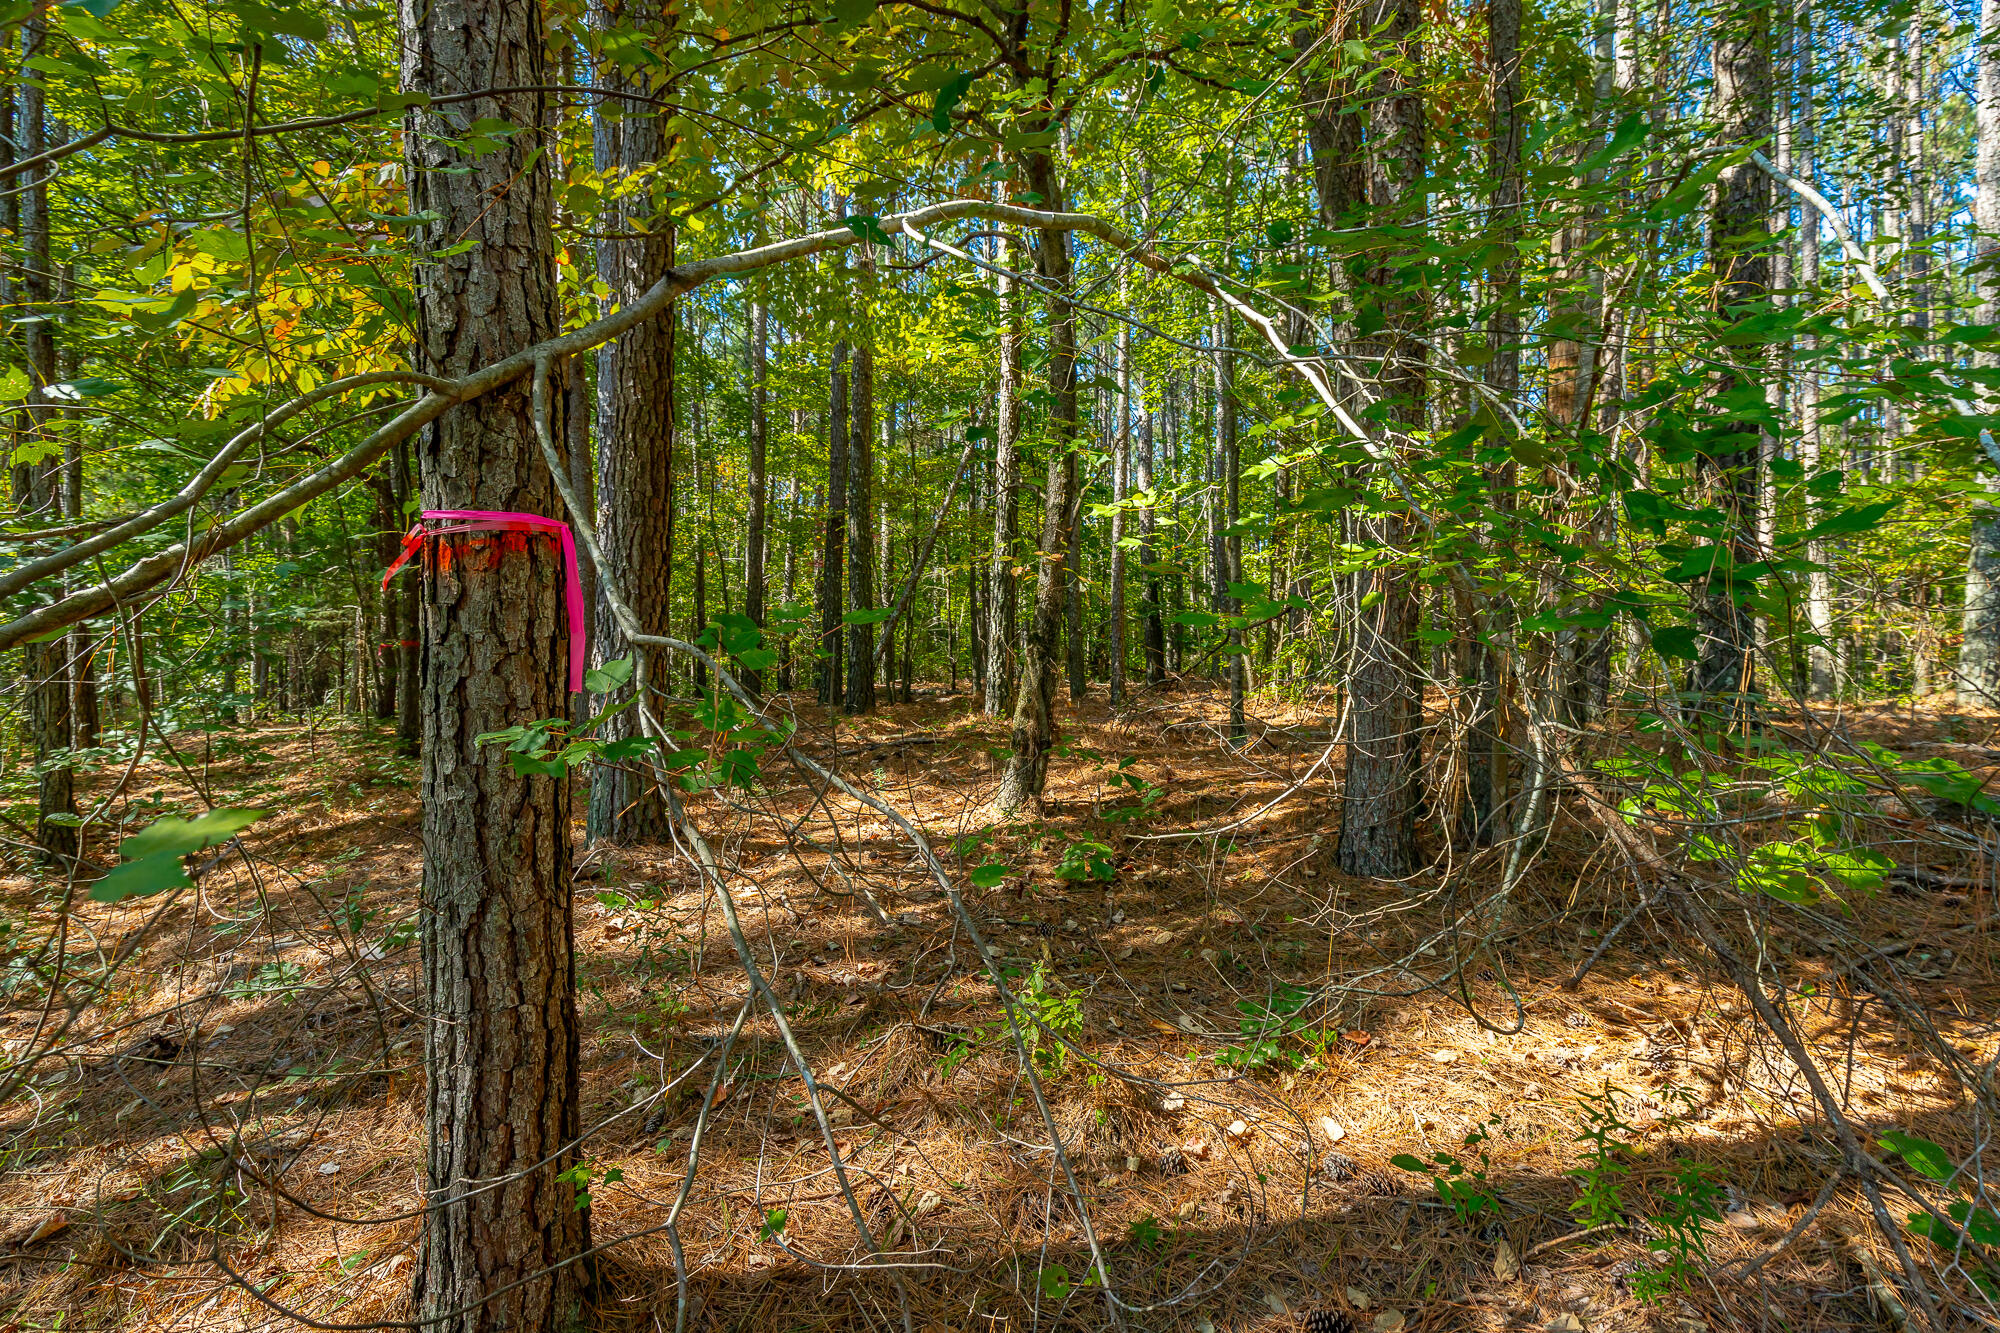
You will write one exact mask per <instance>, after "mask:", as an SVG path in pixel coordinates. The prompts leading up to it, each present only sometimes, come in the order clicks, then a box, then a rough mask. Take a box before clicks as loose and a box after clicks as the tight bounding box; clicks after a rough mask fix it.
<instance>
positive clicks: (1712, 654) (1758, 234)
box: [1693, 0, 1771, 713]
mask: <svg viewBox="0 0 2000 1333" xmlns="http://www.w3.org/2000/svg"><path fill="white" fill-rule="evenodd" d="M1720 20H1721V21H1720V22H1719V23H1718V24H1717V27H1716V32H1715V37H1714V42H1713V47H1712V51H1713V60H1714V76H1715V92H1714V95H1713V96H1714V103H1713V105H1714V108H1715V118H1716V122H1717V132H1716V143H1717V146H1718V147H1735V146H1736V145H1739V144H1741V145H1745V146H1748V145H1752V144H1759V143H1762V142H1763V141H1764V140H1765V139H1767V138H1769V137H1770V134H1771V19H1770V10H1769V8H1768V7H1766V6H1764V5H1761V4H1757V3H1754V0H1744V2H1743V3H1742V4H1740V5H1738V6H1736V7H1734V8H1731V9H1729V10H1727V11H1725V12H1724V13H1723V14H1722V15H1721V16H1720ZM1770 211H1771V191H1770V181H1769V178H1768V177H1767V176H1765V174H1764V172H1763V171H1762V170H1761V169H1760V168H1758V167H1757V166H1756V165H1755V164H1753V163H1750V162H1747V161H1746V162H1741V163H1738V164H1735V165H1732V166H1729V167H1726V168H1724V170H1723V172H1722V176H1721V178H1720V179H1719V180H1718V181H1717V182H1716V187H1715V197H1714V203H1713V206H1712V208H1711V211H1710V216H1709V256H1708V262H1709V269H1710V272H1711V273H1712V274H1713V279H1714V283H1715V306H1716V319H1717V323H1718V324H1719V325H1721V326H1723V327H1727V326H1728V325H1730V324H1733V323H1735V322H1736V321H1738V320H1741V319H1744V318H1747V317H1749V316H1750V315H1751V314H1753V313H1754V309H1755V304H1756V303H1757V302H1760V301H1762V300H1763V299H1765V298H1766V297H1767V296H1768V295H1769V293H1770V286H1771V254H1770V231H1769V226H1768V222H1769V216H1770ZM1737 357H1738V358H1739V359H1740V360H1741V361H1744V362H1749V363H1751V364H1750V366H1749V368H1748V369H1747V371H1746V372H1745V373H1741V374H1739V373H1737V372H1735V371H1731V370H1725V371H1724V372H1723V373H1721V374H1720V375H1718V376H1717V378H1716V385H1715V394H1714V398H1713V403H1714V408H1713V413H1712V416H1711V424H1710V426H1709V430H1708V438H1707V439H1706V440H1705V441H1704V442H1703V445H1702V450H1701V453H1700V454H1699V455H1698V456H1697V459H1696V466H1697V469H1698V472H1699V474H1700V477H1701V480H1702V483H1703V485H1704V487H1705V488H1706V490H1707V492H1708V496H1709V499H1710V503H1712V504H1714V505H1715V507H1716V508H1718V509H1720V510H1721V511H1722V514H1723V525H1724V527H1725V528H1726V530H1727V535H1728V540H1727V558H1726V559H1720V558H1719V559H1718V561H1717V567H1716V568H1715V569H1714V571H1713V572H1711V573H1710V574H1709V575H1708V576H1707V577H1706V578H1705V579H1704V580H1703V582H1702V584H1701V585H1700V586H1699V588H1698V590H1697V595H1696V599H1695V630H1696V634H1697V636H1698V638H1699V653H1700V656H1699V658H1698V659H1697V660H1696V663H1695V669H1694V680H1693V686H1694V689H1695V691H1696V692H1697V693H1699V694H1702V695H1710V696H1729V697H1733V698H1734V699H1735V700H1736V702H1733V703H1731V704H1728V705H1725V706H1724V708H1723V711H1725V712H1727V713H1734V712H1736V711H1737V709H1738V708H1739V707H1740V704H1741V700H1742V696H1744V695H1745V694H1746V693H1747V692H1748V691H1749V689H1750V687H1751V680H1752V675H1751V665H1752V660H1751V659H1752V652H1753V650H1754V648H1755V625H1754V624H1753V618H1752V616H1751V614H1750V611H1749V608H1748V607H1747V606H1745V605H1744V602H1743V596H1742V594H1743V593H1744V592H1745V591H1747V590H1746V589H1744V588H1742V587H1741V586H1739V583H1738V580H1737V577H1736V573H1735V571H1736V570H1737V569H1740V568H1741V567H1743V566H1745V565H1748V564H1751V563H1753V562H1755V561H1756V560H1757V558H1758V556H1757V547H1756V512H1757V490H1758V478H1759V460H1760V455H1761V453H1762V446H1763V436H1762V432H1761V430H1760V429H1759V427H1758V425H1757V424H1756V418H1757V417H1758V416H1760V415H1761V414H1762V411H1763V406H1764V397H1763V387H1762V385H1761V383H1760V382H1759V380H1760V377H1759V376H1758V375H1757V373H1756V367H1755V362H1756V361H1757V360H1758V359H1759V355H1758V350H1757V348H1756V347H1755V346H1753V345H1747V344H1746V345H1745V346H1743V347H1741V348H1740V349H1738V350H1737Z"/></svg>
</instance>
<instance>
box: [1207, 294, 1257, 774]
mask: <svg viewBox="0 0 2000 1333" xmlns="http://www.w3.org/2000/svg"><path fill="white" fill-rule="evenodd" d="M1232 337H1233V335H1232V332H1231V327H1230V322H1229V313H1228V312H1227V311H1225V310H1223V309H1222V307H1221V306H1220V305H1219V304H1218V305H1217V306H1216V309H1215V346H1216V349H1217V350H1216V353H1215V444H1216V465H1217V466H1218V467H1219V468H1221V470H1222V564H1223V569H1222V596H1221V599H1220V600H1221V605H1220V607H1218V608H1217V609H1218V610H1220V611H1221V613H1222V614H1223V615H1226V616H1235V615H1237V614H1238V613H1239V612H1240V611H1241V610H1242V606H1243V604H1242V602H1241V600H1240V599H1239V598H1238V597H1237V596H1236V594H1235V593H1234V592H1232V591H1231V590H1230V585H1231V584H1240V583H1242V582H1243V538H1242V535H1241V534H1239V533H1237V532H1236V531H1235V528H1236V520H1237V517H1238V514H1239V512H1240V510H1241V507H1242V496H1241V493H1240V492H1241V478H1242V467H1241V460H1240V459H1239V458H1238V456H1237V438H1236V357H1235V354H1234V353H1233V351H1232V350H1231V349H1232V347H1233V346H1234V343H1233V342H1232ZM1249 674H1250V663H1249V659H1248V658H1246V657H1245V656H1244V654H1243V631H1242V630H1241V629H1240V628H1235V627H1232V628H1231V629H1230V631H1229V739H1230V741H1231V742H1232V743H1234V744H1238V745H1240V744H1242V743H1243V741H1244V739H1245V738H1246V737H1247V736H1248V735H1249V732H1248V731H1247V730H1246V726H1245V723H1244V719H1243V690H1244V686H1245V685H1247V684H1248V683H1249V681H1248V677H1249Z"/></svg>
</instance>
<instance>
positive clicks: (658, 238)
mask: <svg viewBox="0 0 2000 1333" xmlns="http://www.w3.org/2000/svg"><path fill="white" fill-rule="evenodd" d="M408 2H412V3H413V2H414V0H408ZM460 2H461V3H476V2H478V0H460ZM486 2H487V3H495V2H497V0H486ZM592 21H593V22H594V23H595V24H597V25H598V26H599V27H600V28H604V29H609V28H613V27H617V26H618V25H620V24H632V23H643V22H646V21H653V22H658V23H663V24H664V23H669V22H671V20H668V19H666V18H663V17H662V11H661V10H660V8H659V6H658V3H657V0H632V3H630V4H627V5H626V6H624V7H623V8H619V9H613V8H611V7H610V6H609V5H608V4H606V3H604V0H597V2H596V7H595V8H594V9H593V11H592ZM596 80H597V86H598V87H599V88H601V89H604V90H606V91H608V92H623V91H630V92H636V93H645V92H647V91H648V90H649V89H651V87H652V83H651V75H650V74H649V73H646V72H644V71H643V70H642V71H627V70H624V69H621V68H619V67H618V66H616V65H615V64H613V63H612V62H611V61H610V60H605V61H603V62H601V63H600V65H599V68H598V70H597V74H596ZM593 140H594V142H593V154H594V158H595V163H596V168H597V170H598V171H599V172H602V173H604V174H605V175H606V176H607V177H608V178H609V179H611V180H614V181H617V180H625V179H628V178H630V177H632V176H634V175H636V174H638V173H640V172H644V171H648V170H650V169H651V168H652V166H653V164H654V163H656V162H658V161H659V160H660V158H661V157H662V156H663V155H664V154H665V153H666V150H667V142H666V135H665V133H664V131H663V129H662V122H661V117H659V116H658V115H655V114H654V113H653V111H652V110H651V108H648V107H644V106H641V105H635V104H619V103H616V102H607V103H606V104H605V105H604V106H603V107H602V108H600V110H599V112H598V115H597V123H596V126H595V129H594V135H593ZM607 197H608V196H607ZM599 220H600V222H601V224H602V226H601V230H603V231H604V232H606V233H607V234H612V235H617V234H620V233H623V234H625V235H626V236H627V237H628V239H621V240H603V241H599V242H598V243H597V276H598V277H599V278H600V279H601V280H602V281H603V282H604V283H605V284H607V285H608V286H609V287H610V288H611V297H610V299H611V301H612V302H614V303H616V304H618V305H620V306H625V305H631V304H632V303H633V302H635V301H637V300H638V299H639V297H640V296H641V294H643V293H644V292H645V291H646V289H647V288H649V287H651V286H652V285H653V284H654V283H655V282H658V281H659V280H660V278H661V277H662V276H663V275H664V274H665V273H666V272H667V270H668V269H669V268H671V267H672V266H673V262H674V244H675V238H674V228H673V226H672V223H671V221H670V219H669V218H668V217H667V216H666V215H665V214H663V213H662V212H661V211H660V209H659V207H658V206H657V204H656V202H655V200H654V198H653V194H652V191H651V190H648V189H640V190H639V191H638V192H637V193H635V194H631V195H627V196H625V197H623V198H618V199H613V200H611V201H610V202H609V203H608V204H607V207H606V211H605V212H604V214H603V215H602V216H601V218H600V219H599ZM634 222H636V223H638V224H639V225H638V226H632V225H630V224H631V223H634ZM633 233H637V235H633ZM677 319H678V311H673V310H670V311H668V312H666V313H665V314H662V315H660V316H659V317H657V318H655V319H649V320H647V321H645V322H644V323H642V324H639V325H636V326H635V327H633V328H631V329H628V330H626V331H625V332H624V333H622V334H620V335H619V336H618V338H617V339H616V340H615V341H613V342H610V343H606V344H605V345H604V346H603V347H600V348H599V349H598V351H597V455H598V456H597V540H598V544H599V545H600V546H601V547H602V548H603V550H604V560H605V565H606V569H605V571H604V574H605V577H606V578H607V579H608V580H610V581H611V582H613V583H616V584H617V586H618V588H619V589H620V590H621V592H622V593H623V594H624V597H625V600H626V603H627V604H628V605H629V606H630V607H631V609H632V614H633V615H634V616H636V617H637V618H638V621H639V625H640V628H641V629H643V630H644V631H645V632H646V633H648V634H668V633H671V632H672V606H673V601H672V591H673V551H674V467H675V463H674V443H675V440H674V436H675V421H674V392H675V390H674V335H675V328H674V326H675V324H676V322H677ZM595 611H596V614H595V616H594V617H593V620H594V633H593V634H592V635H591V638H592V640H593V642H594V643H595V644H596V645H597V646H596V650H595V652H596V656H597V658H598V660H599V661H610V660H612V659H615V658H623V657H629V656H631V655H632V654H633V652H634V651H635V650H634V648H633V646H632V644H631V643H630V642H629V641H628V640H627V639H626V638H625V632H624V630H623V629H622V628H620V627H619V624H618V620H617V617H616V616H614V615H613V614H612V612H611V604H610V602H609V601H608V600H607V599H606V598H605V597H604V595H603V593H602V592H601V591H600V592H599V595H598V599H597V605H596V608H595ZM648 667H649V674H650V675H651V677H652V678H653V679H655V680H658V679H660V678H661V676H662V675H663V673H664V670H665V662H664V660H663V659H661V658H660V657H659V656H658V655H657V654H655V655H654V656H653V658H652V659H651V661H649V663H648ZM631 688H632V687H630V686H628V687H627V691H629V690H630V689H631ZM623 693H624V692H621V693H620V695H618V696H614V697H612V698H610V699H607V700H606V701H605V702H606V703H616V702H619V701H620V699H622V697H623ZM638 732H639V720H638V712H637V710H636V709H631V708H628V709H626V710H624V711H623V712H621V713H619V714H618V715H617V716H615V717H611V718H607V719H606V720H605V721H604V722H603V723H602V724H601V725H600V726H599V728H598V734H599V735H600V736H602V737H603V738H604V739H606V740H622V739H625V738H627V737H630V736H635V735H637V734H638ZM628 767H629V766H622V767H621V766H613V765H608V764H607V765H604V766H602V767H600V768H597V769H596V770H594V772H593V773H592V776H591V783H590V812H589V817H588V820H587V823H586V827H587V829H588V831H589V836H590V838H591V839H592V840H593V841H596V840H599V839H604V840H608V841H610V842H613V843H617V844H620V845H630V844H633V843H646V842H658V841H659V840H661V839H662V838H664V837H665V836H666V835H667V808H666V803H665V802H664V801H662V800H661V799H660V797H659V794H658V793H657V792H655V791H654V790H653V787H652V783H651V781H650V780H649V779H647V778H646V777H645V776H644V775H642V774H640V773H638V772H633V771H627V768H628Z"/></svg>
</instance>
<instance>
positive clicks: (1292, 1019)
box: [1215, 983, 1313, 1069]
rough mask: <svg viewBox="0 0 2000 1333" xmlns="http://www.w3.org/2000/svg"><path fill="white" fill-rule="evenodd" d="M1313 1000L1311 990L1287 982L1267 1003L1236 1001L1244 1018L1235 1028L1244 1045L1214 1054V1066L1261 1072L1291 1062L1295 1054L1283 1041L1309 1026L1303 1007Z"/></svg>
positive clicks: (1237, 1007) (1260, 1001)
mask: <svg viewBox="0 0 2000 1333" xmlns="http://www.w3.org/2000/svg"><path fill="white" fill-rule="evenodd" d="M1312 998H1313V992H1312V991H1310V990H1307V989H1305V988H1304V987H1302V986H1293V985H1290V984H1289V983H1288V984H1286V985H1283V986H1280V987H1278V989H1277V990H1276V991H1275V992H1273V993H1272V995H1271V997H1270V998H1269V999H1267V1000H1238V1001H1237V1002H1236V1010H1237V1012H1238V1013H1240V1014H1242V1015H1243V1017H1242V1019H1241V1021H1240V1022H1239V1024H1238V1028H1239V1030H1240V1031H1241V1032H1242V1034H1243V1042H1242V1044H1241V1045H1239V1046H1231V1047H1227V1048H1225V1049H1224V1050H1222V1051H1219V1052H1217V1053H1216V1057H1215V1063H1216V1064H1218V1065H1221V1066H1223V1067H1224V1068H1227V1069H1261V1068H1263V1067H1264V1066H1265V1065H1268V1064H1290V1063H1294V1062H1295V1061H1296V1059H1297V1055H1296V1054H1295V1053H1293V1052H1291V1051H1288V1050H1286V1049H1285V1041H1286V1039H1287V1038H1289V1037H1292V1036H1295V1035H1297V1034H1298V1033H1300V1032H1302V1031H1304V1030H1305V1029H1306V1028H1307V1027H1308V1026H1309V1025H1310V1020H1309V1019H1308V1018H1307V1017H1306V1014H1305V1008H1306V1006H1307V1005H1308V1004H1309V1003H1311V1001H1312Z"/></svg>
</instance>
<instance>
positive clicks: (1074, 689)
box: [1062, 465, 1090, 708]
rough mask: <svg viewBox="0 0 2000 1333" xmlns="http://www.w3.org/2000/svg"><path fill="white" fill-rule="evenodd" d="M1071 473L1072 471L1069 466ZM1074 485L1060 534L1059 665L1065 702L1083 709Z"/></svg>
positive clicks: (1079, 518) (1085, 672) (1079, 514)
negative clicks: (1064, 674)
mask: <svg viewBox="0 0 2000 1333" xmlns="http://www.w3.org/2000/svg"><path fill="white" fill-rule="evenodd" d="M1071 471H1072V472H1074V471H1075V468H1074V466H1073V465H1072V468H1071ZM1076 486H1077V484H1076V482H1075V481H1072V482H1071V495H1070V507H1069V523H1068V526H1067V530H1066V531H1065V532H1064V533H1063V553H1062V573H1063V664H1064V667H1065V668H1066V671H1067V674H1068V676H1069V702H1070V706H1071V707H1072V708H1080V707H1082V706H1083V699H1084V695H1085V694H1086V693H1087V692H1088V691H1089V689H1090V667H1089V663H1088V661H1087V659H1086V655H1085V650H1086V648H1087V646H1088V642H1089V641H1088V637H1087V634H1086V631H1085V630H1084V625H1083V574H1084V570H1083V562H1084V552H1083V505H1082V503H1081V501H1082V496H1081V494H1079V493H1077V489H1076Z"/></svg>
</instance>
